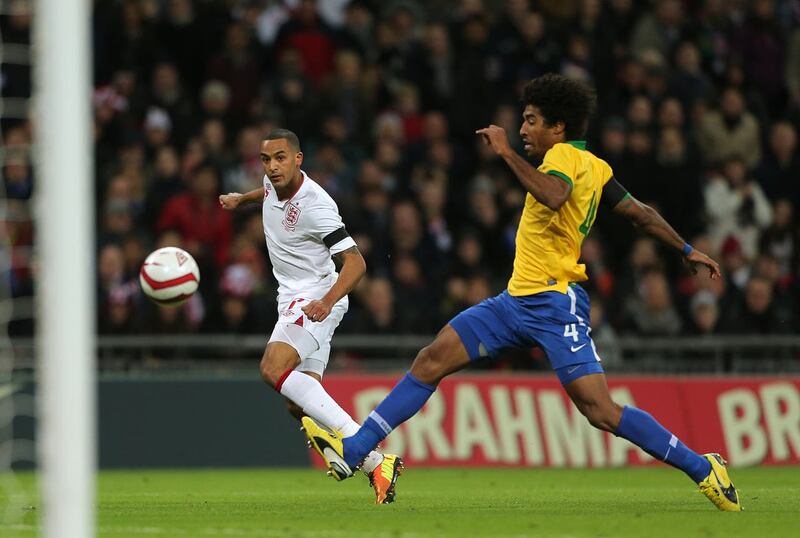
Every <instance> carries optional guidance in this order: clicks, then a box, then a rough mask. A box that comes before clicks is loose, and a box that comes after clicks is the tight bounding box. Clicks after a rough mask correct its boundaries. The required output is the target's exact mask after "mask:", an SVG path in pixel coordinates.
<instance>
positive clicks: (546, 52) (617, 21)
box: [1, 0, 800, 340]
mask: <svg viewBox="0 0 800 538" xmlns="http://www.w3.org/2000/svg"><path fill="white" fill-rule="evenodd" d="M8 4H9V6H10V7H9V10H8V12H7V14H6V15H4V16H3V17H2V21H1V22H2V27H1V30H2V39H3V43H4V46H5V47H6V50H8V45H11V44H26V43H29V42H30V37H31V36H30V24H31V16H30V13H29V12H28V9H29V8H28V3H27V2H24V1H22V0H16V1H15V0H11V1H10V2H8ZM93 51H94V93H93V95H92V96H87V98H89V97H90V98H91V99H92V103H93V107H94V108H93V109H94V119H95V121H94V136H95V149H96V152H95V154H96V155H95V157H96V161H95V163H96V211H97V227H96V230H97V268H98V275H97V300H98V303H97V304H98V312H99V317H98V320H99V329H100V331H101V332H102V333H104V334H130V333H184V332H190V333H191V332H206V333H218V332H236V333H261V334H267V333H268V332H269V331H270V330H271V325H272V323H273V322H274V320H275V319H276V311H275V310H276V305H275V292H276V284H275V282H274V279H273V277H272V274H271V271H270V266H269V260H268V258H267V256H266V252H265V244H264V237H263V228H262V224H261V216H260V208H259V207H257V206H254V207H252V208H249V209H245V210H241V211H238V212H236V213H228V212H225V211H224V210H222V209H221V208H220V207H219V205H218V203H217V196H218V194H220V193H224V192H245V191H248V190H250V189H253V188H257V187H259V186H260V185H261V181H262V176H263V169H262V166H261V163H260V161H259V143H260V140H261V137H262V135H263V134H265V133H266V132H268V131H269V130H271V129H273V128H275V127H284V128H288V129H291V130H293V131H295V132H296V133H297V134H298V135H299V137H300V140H301V144H302V149H303V152H304V154H305V162H304V166H303V168H304V169H305V171H306V172H307V173H308V174H309V175H310V176H311V177H312V178H314V179H315V180H316V181H317V182H318V183H320V184H321V185H322V186H323V187H324V188H325V189H326V190H327V191H328V192H329V193H330V194H331V195H332V196H333V197H334V199H335V200H336V201H337V203H338V205H339V208H340V210H341V213H342V216H343V218H344V220H345V223H346V225H347V227H348V229H349V231H350V233H351V235H353V237H354V238H355V239H356V241H357V243H358V246H359V248H360V249H361V252H362V253H363V254H364V257H365V258H366V260H367V264H368V277H367V278H365V279H364V280H363V281H362V282H361V284H360V285H359V287H358V289H357V290H356V291H355V292H354V293H353V294H352V296H351V308H350V312H349V313H348V315H347V316H346V318H345V320H344V321H343V323H342V326H341V327H340V329H339V331H338V333H339V334H341V333H347V332H349V333H370V334H386V333H392V334H394V333H405V334H412V333H413V334H427V333H433V332H435V331H436V330H438V328H440V327H441V325H442V324H443V323H445V322H446V321H447V320H448V319H449V318H450V317H451V316H452V315H454V314H455V313H457V312H458V311H460V310H461V309H463V308H465V307H468V306H470V305H473V304H475V303H477V302H479V301H480V300H482V299H483V298H485V297H487V296H490V295H492V294H495V293H497V292H499V291H500V290H502V289H503V288H504V287H505V285H506V282H507V279H508V277H509V275H510V269H511V260H512V259H513V255H514V235H515V231H516V226H517V222H518V220H519V216H520V212H521V210H522V207H523V202H524V198H525V192H524V191H523V189H522V188H521V187H520V185H519V183H518V182H517V181H516V180H515V178H514V176H513V175H512V174H511V173H510V172H509V170H508V168H507V167H506V166H505V165H504V163H503V162H502V161H499V160H498V159H497V158H495V157H494V156H493V155H492V154H491V153H490V152H489V151H487V149H486V148H485V147H484V146H483V144H482V143H480V141H479V140H478V139H477V138H476V137H475V135H474V131H475V129H477V128H480V127H483V126H486V125H488V124H489V123H495V124H497V125H500V126H502V127H504V128H505V129H506V131H507V132H508V134H509V137H510V139H511V142H512V145H514V146H515V147H516V148H518V149H521V144H520V140H519V137H518V134H517V131H518V129H519V125H520V121H521V116H520V113H521V109H520V106H519V102H518V98H519V91H520V88H521V87H522V85H523V84H524V83H525V82H526V81H528V80H529V79H531V78H532V77H536V76H538V75H541V74H544V73H547V72H560V73H563V74H565V75H567V76H570V77H573V78H577V79H581V80H584V81H586V82H588V83H590V84H592V85H593V86H594V87H596V89H597V93H598V100H599V106H598V113H597V115H596V117H595V118H593V121H592V125H591V127H590V132H589V133H588V137H587V138H588V149H589V150H590V151H593V152H594V153H595V154H597V155H598V156H600V157H601V158H603V159H605V160H607V161H608V162H609V164H610V165H611V166H612V168H613V169H614V171H615V176H616V178H617V179H618V180H619V181H620V182H621V183H622V184H623V185H624V186H625V187H626V188H628V190H630V191H631V192H632V193H633V194H634V196H636V197H637V198H639V199H640V200H642V201H645V202H647V203H650V204H652V205H653V206H654V207H657V208H658V209H659V210H660V211H661V212H662V214H663V215H664V216H665V217H666V218H667V220H668V221H669V222H671V223H672V224H673V225H674V227H675V228H676V229H677V230H678V231H679V233H681V234H682V235H683V236H684V237H686V238H687V239H688V240H689V241H690V242H691V243H692V244H693V245H694V246H695V247H697V248H700V249H702V250H703V251H705V252H707V253H709V254H711V255H712V256H714V257H715V258H716V259H718V260H719V261H720V263H721V265H722V267H723V271H724V278H723V279H721V280H718V281H711V280H710V279H708V278H707V274H706V273H701V274H699V275H691V274H690V273H689V272H688V271H686V270H685V268H683V267H682V266H681V257H680V256H679V255H678V253H676V252H671V251H668V249H664V248H663V247H662V246H660V245H659V244H658V243H657V242H655V241H654V240H652V239H649V238H647V237H644V236H642V235H641V234H639V233H637V232H636V231H635V230H633V229H631V228H630V225H629V224H628V223H627V222H625V221H623V220H621V219H619V218H617V217H616V216H615V215H613V213H611V212H609V211H608V210H603V209H601V211H600V212H599V216H598V220H597V223H596V225H595V229H594V231H593V232H592V234H591V235H590V236H589V237H588V238H587V239H586V241H585V243H584V245H583V256H582V260H583V262H584V263H585V264H586V265H587V271H588V274H589V278H590V279H589V281H588V282H586V283H585V286H586V288H587V290H588V291H589V292H590V295H591V297H592V301H593V310H592V324H593V325H594V328H595V332H594V333H593V335H595V336H596V337H597V338H598V339H599V340H608V339H613V338H616V337H617V335H624V334H635V335H645V336H673V335H707V334H717V333H736V334H742V333H758V334H775V333H790V332H793V331H796V330H797V329H798V320H800V312H799V311H798V309H800V299H799V297H798V290H799V289H800V278H799V277H800V272H799V270H800V267H799V265H800V264H799V263H798V257H799V255H800V252H799V251H798V249H800V243H799V242H798V233H799V231H800V226H799V224H798V222H799V220H798V219H797V218H796V212H797V211H798V204H800V150H798V140H797V136H798V135H797V132H798V127H800V2H798V1H796V0H754V1H744V0H706V1H702V0H695V1H690V0H686V1H681V0H654V1H650V2H643V1H633V0H609V1H607V2H601V1H600V0H541V1H534V0H507V1H501V0H497V1H491V0H453V1H451V2H450V1H444V0H441V1H422V0H417V1H413V0H400V1H393V0H387V1H380V0H319V1H315V0H283V1H281V0H117V1H111V0H98V1H96V2H94V12H93ZM3 61H4V64H3V67H2V70H3V71H2V77H3V78H2V80H3V86H2V92H3V96H4V97H25V96H27V95H29V94H30V70H29V68H28V67H25V66H22V65H17V64H12V63H10V62H9V61H8V60H7V59H4V60H3ZM2 127H3V130H2V134H3V155H4V161H3V184H4V188H5V196H6V198H7V201H6V207H7V212H6V215H5V225H6V232H7V241H8V245H3V248H7V247H10V252H12V253H13V255H12V260H13V263H12V270H11V272H10V276H9V278H10V282H11V285H12V289H13V293H14V294H15V295H16V296H26V295H29V294H30V293H31V290H32V287H33V280H32V279H33V277H32V270H31V267H33V266H35V263H33V262H34V260H32V259H31V251H30V249H29V248H27V247H29V246H30V245H31V241H32V236H33V232H32V226H31V223H30V214H31V208H30V206H29V204H28V200H29V199H30V197H31V193H32V191H33V190H34V183H35V169H33V168H32V166H31V162H32V156H31V154H30V153H31V152H30V143H31V136H32V126H31V124H30V122H28V121H27V120H24V119H13V118H4V120H3V124H2ZM65 136H69V133H65ZM38 151H39V152H44V151H45V150H44V148H39V149H38ZM43 158H46V156H43ZM65 181H69V178H65ZM165 245H176V246H182V247H183V248H185V249H187V250H188V251H190V252H191V253H192V254H193V255H194V256H195V258H196V259H197V260H198V262H199V263H200V266H201V272H202V281H201V289H200V292H199V293H198V294H196V295H195V296H194V297H193V299H192V300H191V301H190V302H189V303H187V304H186V305H185V306H183V307H180V308H156V307H155V306H153V305H152V304H150V303H149V302H148V301H147V300H146V299H145V298H144V297H143V296H142V294H141V292H140V290H139V285H138V269H139V267H140V264H141V262H142V260H143V259H144V257H145V256H146V254H147V253H148V252H149V251H150V250H152V249H154V248H156V247H159V246H165ZM30 330H31V327H30V323H25V322H24V321H19V322H17V324H16V325H15V326H14V329H13V332H17V333H23V334H24V333H26V332H28V331H30Z"/></svg>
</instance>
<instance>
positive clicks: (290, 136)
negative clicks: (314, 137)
mask: <svg viewBox="0 0 800 538" xmlns="http://www.w3.org/2000/svg"><path fill="white" fill-rule="evenodd" d="M264 140H286V141H287V142H288V143H289V145H290V146H291V147H292V149H293V150H295V151H300V139H299V138H297V135H296V134H294V133H293V132H292V131H290V130H289V129H273V130H272V131H270V132H269V133H267V136H265V137H264Z"/></svg>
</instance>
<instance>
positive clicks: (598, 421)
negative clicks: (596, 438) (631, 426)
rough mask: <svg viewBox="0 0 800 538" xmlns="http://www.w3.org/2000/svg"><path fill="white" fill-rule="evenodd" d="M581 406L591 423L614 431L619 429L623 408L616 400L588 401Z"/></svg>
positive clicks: (600, 428)
mask: <svg viewBox="0 0 800 538" xmlns="http://www.w3.org/2000/svg"><path fill="white" fill-rule="evenodd" d="M579 408H580V410H581V413H583V415H584V416H585V417H586V419H587V420H588V421H589V424H591V425H592V426H594V427H595V428H597V429H599V430H603V431H607V432H612V433H613V432H615V431H616V430H617V426H618V425H619V419H620V416H621V414H622V408H621V407H620V406H619V405H617V404H615V403H614V402H608V403H603V404H600V403H588V404H584V405H581V406H579Z"/></svg>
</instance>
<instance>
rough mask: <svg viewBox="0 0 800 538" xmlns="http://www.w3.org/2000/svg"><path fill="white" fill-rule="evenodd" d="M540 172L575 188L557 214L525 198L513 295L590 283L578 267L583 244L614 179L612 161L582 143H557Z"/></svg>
mask: <svg viewBox="0 0 800 538" xmlns="http://www.w3.org/2000/svg"><path fill="white" fill-rule="evenodd" d="M539 171H541V172H544V173H545V174H551V175H554V176H557V177H559V178H561V179H563V180H564V181H566V182H567V183H569V184H570V185H572V192H571V193H570V195H569V198H567V201H566V202H564V204H563V205H562V206H561V207H560V208H559V209H558V211H552V210H551V209H548V208H547V206H545V205H544V204H542V203H539V202H538V201H536V198H534V197H533V196H532V195H531V194H530V193H528V195H527V196H526V198H525V209H523V211H522V217H521V218H520V222H519V228H518V229H517V239H516V246H517V247H516V248H517V252H516V256H515V258H514V272H513V273H512V274H511V280H509V282H508V292H509V293H510V294H511V295H516V296H520V295H533V294H534V293H541V292H543V291H560V292H561V293H566V291H567V285H568V284H569V283H570V282H580V281H583V280H586V266H585V265H583V264H582V263H578V259H579V258H580V255H581V243H583V240H584V238H585V237H586V236H587V235H588V234H589V230H590V229H591V227H592V224H593V223H594V219H595V216H596V215H597V206H598V204H599V203H600V196H601V195H602V193H603V187H604V186H605V184H606V183H607V182H608V180H609V179H611V177H612V175H613V172H612V171H611V167H610V166H609V165H608V163H606V162H605V161H604V160H602V159H599V158H597V157H595V156H594V155H593V154H592V153H591V152H589V151H586V142H583V141H571V142H566V143H559V144H556V145H554V146H553V147H552V148H550V149H549V150H548V151H547V153H546V154H545V156H544V161H543V162H542V164H541V165H540V166H539Z"/></svg>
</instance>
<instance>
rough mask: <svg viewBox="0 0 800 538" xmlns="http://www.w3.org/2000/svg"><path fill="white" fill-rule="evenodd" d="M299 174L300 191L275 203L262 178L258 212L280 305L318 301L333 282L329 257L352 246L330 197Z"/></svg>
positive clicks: (266, 182)
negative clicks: (297, 299) (302, 299)
mask: <svg viewBox="0 0 800 538" xmlns="http://www.w3.org/2000/svg"><path fill="white" fill-rule="evenodd" d="M301 173H302V174H303V179H302V183H301V185H300V188H299V189H298V190H297V192H296V193H295V195H294V196H292V197H291V198H289V199H286V200H278V195H277V194H276V193H275V189H274V188H273V186H272V183H270V181H269V178H268V177H267V176H266V175H265V176H264V203H263V205H262V210H261V211H262V215H263V220H264V235H265V236H266V239H267V249H268V250H269V259H270V261H271V262H272V272H273V274H274V275H275V278H276V279H277V280H278V303H279V304H280V303H283V302H285V301H287V300H291V299H292V298H294V297H297V296H305V297H306V298H308V299H319V298H320V297H322V295H324V294H325V293H326V292H327V291H328V289H330V287H331V286H333V284H334V283H335V282H336V278H337V274H336V267H335V266H334V263H333V260H332V259H331V255H333V254H337V253H339V252H342V251H343V250H347V249H348V248H351V247H354V246H355V244H356V243H355V241H353V239H352V238H351V237H350V236H349V235H346V234H345V233H344V224H343V223H342V217H341V216H340V215H339V208H338V206H337V205H336V202H334V201H333V198H331V197H330V195H329V194H328V193H327V192H325V189H323V188H322V187H320V186H319V184H318V183H316V182H315V181H314V180H312V179H311V178H310V177H308V175H307V174H306V173H305V172H303V171H302V170H301ZM315 292H316V293H315ZM314 295H318V296H314ZM345 300H346V298H345Z"/></svg>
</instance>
